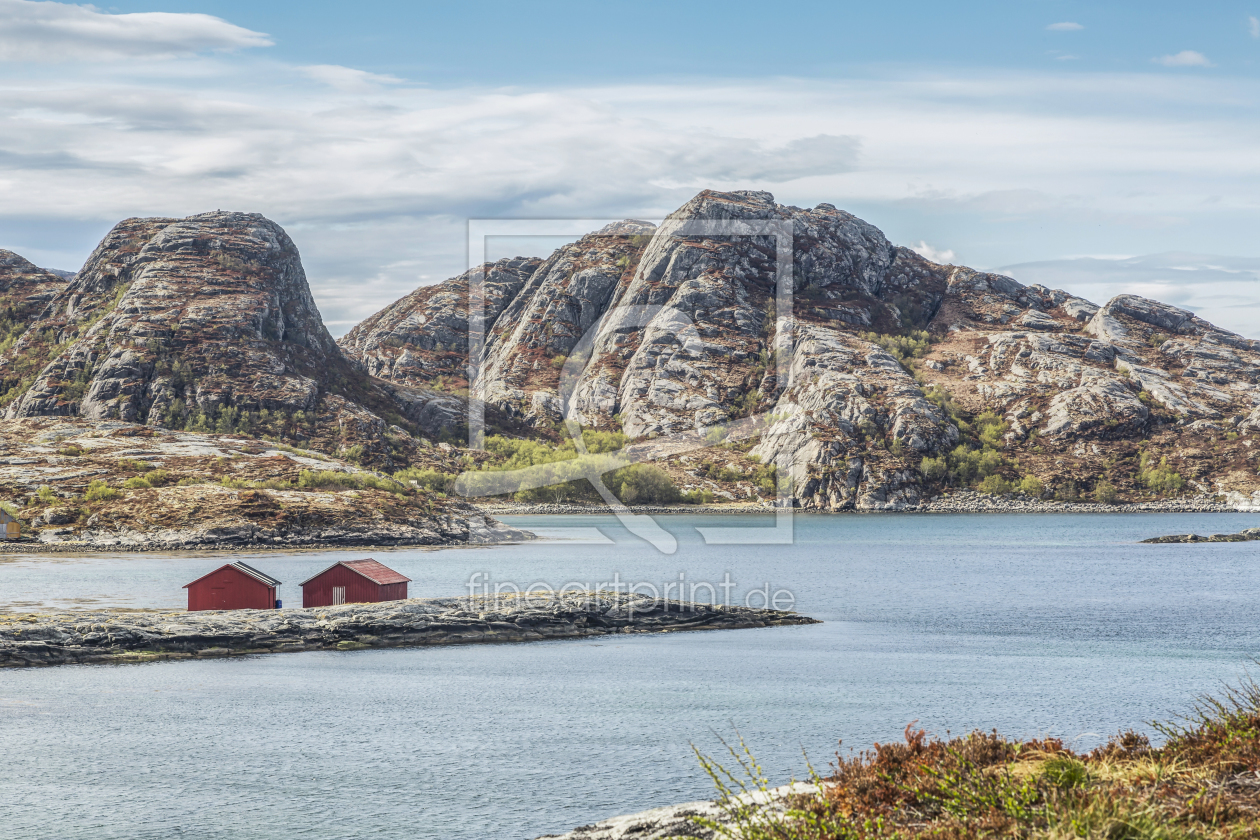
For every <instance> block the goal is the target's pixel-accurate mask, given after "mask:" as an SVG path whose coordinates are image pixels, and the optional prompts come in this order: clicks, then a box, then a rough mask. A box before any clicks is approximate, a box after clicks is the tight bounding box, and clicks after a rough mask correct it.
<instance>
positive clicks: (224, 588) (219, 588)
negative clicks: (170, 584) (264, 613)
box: [184, 563, 280, 612]
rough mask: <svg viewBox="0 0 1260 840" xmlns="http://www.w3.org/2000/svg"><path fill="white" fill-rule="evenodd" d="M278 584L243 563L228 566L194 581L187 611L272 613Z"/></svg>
mask: <svg viewBox="0 0 1260 840" xmlns="http://www.w3.org/2000/svg"><path fill="white" fill-rule="evenodd" d="M279 585H280V581H278V580H276V579H275V578H273V577H272V576H271V575H269V574H267V573H265V572H260V571H258V570H257V569H255V568H254V567H253V566H247V565H245V564H244V563H228V564H227V565H226V566H221V567H219V568H217V569H215V570H214V571H213V572H211V573H210V574H208V575H204V576H202V577H199V578H197V579H196V580H194V581H193V582H192V583H190V584H187V585H186V586H185V587H184V588H185V589H187V590H188V611H189V612H196V611H197V610H274V609H275V608H276V607H277V606H279V601H277V600H276V587H278V586H279Z"/></svg>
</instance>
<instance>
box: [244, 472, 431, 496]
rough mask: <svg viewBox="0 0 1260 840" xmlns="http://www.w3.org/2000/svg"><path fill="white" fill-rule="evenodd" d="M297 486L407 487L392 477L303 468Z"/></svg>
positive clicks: (354, 488)
mask: <svg viewBox="0 0 1260 840" xmlns="http://www.w3.org/2000/svg"><path fill="white" fill-rule="evenodd" d="M255 483H257V482H255ZM297 486H298V489H300V490H385V491H387V492H389V493H396V492H398V491H399V490H405V489H407V488H406V487H405V486H404V485H403V484H400V483H399V482H397V481H394V480H393V479H392V478H381V477H380V476H378V475H373V474H372V473H361V472H359V473H344V472H338V471H336V470H302V472H300V473H298V482H297Z"/></svg>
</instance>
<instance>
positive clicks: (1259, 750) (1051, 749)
mask: <svg viewBox="0 0 1260 840" xmlns="http://www.w3.org/2000/svg"><path fill="white" fill-rule="evenodd" d="M1156 728H1157V730H1158V731H1159V732H1160V734H1161V735H1162V736H1163V737H1164V743H1163V745H1162V746H1158V747H1156V746H1152V744H1151V743H1150V741H1149V740H1148V739H1147V738H1146V736H1144V735H1141V734H1139V733H1136V732H1133V731H1127V732H1124V733H1122V734H1120V735H1118V736H1116V737H1114V738H1112V739H1111V740H1110V741H1109V742H1108V743H1107V744H1106V745H1105V746H1103V747H1101V748H1099V749H1096V750H1094V751H1092V752H1089V753H1085V754H1077V753H1075V752H1073V751H1072V750H1071V749H1069V748H1068V747H1066V746H1065V745H1064V744H1063V743H1062V742H1061V741H1059V740H1058V739H1054V738H1050V739H1046V740H1031V741H1014V740H1008V739H1006V738H1004V737H1002V736H1001V735H999V734H997V733H996V732H991V733H983V732H974V733H972V734H970V735H967V736H964V737H959V738H950V739H947V740H939V739H935V738H932V737H930V736H929V735H928V734H927V733H926V732H924V731H923V730H921V729H915V728H914V724H913V723H912V724H910V725H909V726H907V727H906V730H905V738H904V741H903V742H901V743H893V744H876V745H875V748H874V749H873V750H870V751H868V752H865V753H862V754H861V755H859V756H857V757H854V758H849V759H839V760H838V764H837V765H835V766H834V770H835V772H834V773H833V774H832V775H831V776H829V777H827V778H826V779H822V778H818V777H817V776H815V782H816V783H817V785H818V786H817V788H816V790H815V792H813V793H807V794H801V795H797V796H796V797H795V798H794V799H793V800H792V801H791V802H790V807H788V808H787V809H786V810H783V811H776V812H772V814H771V815H770V816H767V812H766V810H765V809H763V808H761V807H759V806H757V805H755V804H744V803H747V802H748V797H744V798H743V799H740V798H738V797H737V796H735V795H737V794H740V793H743V792H746V791H750V790H755V789H757V788H761V789H762V790H768V788H767V787H766V784H765V780H764V777H762V775H761V771H760V768H758V767H757V765H756V762H755V760H754V759H753V758H752V757H751V756H750V755H749V753H748V752H747V749H732V750H731V754H732V757H733V758H734V759H735V760H736V766H737V767H739V768H742V771H740V772H728V770H727V769H725V768H723V767H722V766H720V765H719V764H717V763H716V762H714V761H712V760H710V759H706V758H702V759H701V760H702V762H703V763H704V765H705V768H706V769H707V770H708V771H709V772H710V774H711V775H712V776H713V777H714V779H715V780H716V781H717V783H718V786H719V789H720V790H721V791H722V792H723V793H724V794H726V795H727V796H726V804H725V805H724V806H723V808H724V813H723V814H722V817H721V818H719V819H718V820H716V821H711V822H709V824H708V825H707V826H706V827H704V828H698V833H701V834H704V836H719V837H728V838H739V840H875V839H876V838H905V840H909V839H910V838H949V840H955V839H956V840H962V838H974V837H995V838H1046V840H1067V838H1078V837H1079V838H1100V839H1101V838H1105V840H1157V839H1161V840H1182V839H1183V838H1184V839H1185V840H1189V839H1190V838H1204V840H1207V839H1208V838H1222V840H1223V838H1254V837H1260V686H1257V685H1256V684H1255V683H1252V682H1248V683H1246V684H1244V685H1243V687H1242V688H1240V689H1237V690H1229V691H1227V693H1226V695H1225V697H1224V699H1211V698H1209V699H1206V700H1204V701H1202V702H1201V703H1200V704H1199V706H1198V707H1197V708H1196V710H1195V712H1194V714H1193V715H1191V716H1190V717H1189V718H1187V719H1185V720H1183V721H1182V722H1181V723H1178V724H1165V725H1159V724H1157V725H1156ZM740 746H741V747H742V746H743V745H742V744H741V745H740ZM709 832H712V834H709Z"/></svg>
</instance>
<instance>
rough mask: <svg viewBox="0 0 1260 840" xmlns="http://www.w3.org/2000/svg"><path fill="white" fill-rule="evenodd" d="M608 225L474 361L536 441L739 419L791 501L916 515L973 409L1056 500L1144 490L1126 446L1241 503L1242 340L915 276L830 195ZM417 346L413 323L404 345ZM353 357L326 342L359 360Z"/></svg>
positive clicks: (1151, 304)
mask: <svg viewBox="0 0 1260 840" xmlns="http://www.w3.org/2000/svg"><path fill="white" fill-rule="evenodd" d="M623 225H625V226H626V227H624V228H623V229H622V230H616V229H610V230H605V231H599V232H597V233H595V234H592V235H590V236H587V237H585V238H583V239H582V240H581V241H579V242H577V243H574V244H573V245H570V246H566V247H565V248H563V249H561V250H560V251H557V252H556V253H555V254H553V255H552V256H551V257H550V258H549V259H547V260H545V261H543V262H541V263H539V264H538V265H537V267H536V268H534V269H533V273H532V274H530V276H529V277H528V279H526V280H525V281H524V282H523V283H521V284H520V285H519V288H517V290H516V291H515V292H514V293H513V292H512V291H511V289H512V288H516V285H515V283H516V280H517V276H516V275H513V282H512V283H511V284H504V285H503V286H502V287H501V288H504V289H507V291H506V292H505V293H503V294H502V295H501V297H496V298H495V299H496V304H495V307H494V308H497V306H498V303H497V301H498V300H499V299H506V298H509V297H510V298H511V299H510V300H507V302H506V303H505V304H504V305H503V309H502V312H501V314H500V315H499V316H498V318H497V319H495V320H494V322H493V323H490V324H488V326H487V332H486V335H487V344H486V350H485V355H484V357H483V358H482V359H480V360H478V361H479V362H480V363H481V365H482V368H481V370H482V375H481V379H480V382H479V384H480V386H481V388H482V389H483V390H482V391H481V393H483V394H484V395H485V397H486V399H487V402H488V403H489V404H491V405H493V406H496V407H498V408H499V409H501V410H502V411H504V412H506V413H509V414H512V415H514V416H516V417H518V418H520V419H522V420H523V421H525V422H526V423H528V424H532V425H534V426H536V427H537V428H538V429H539V431H540V432H541V433H546V432H547V430H549V429H551V428H554V424H555V422H556V421H557V420H559V419H560V418H562V417H565V416H568V417H570V418H573V419H577V420H579V421H580V422H581V423H582V424H584V425H586V426H593V427H596V428H603V429H608V428H613V429H617V430H620V431H623V432H624V433H625V434H626V435H627V436H629V437H630V438H632V439H636V440H645V439H654V438H655V439H664V438H668V437H670V436H677V435H680V434H686V433H692V434H694V433H697V432H698V433H699V434H700V435H701V436H703V435H704V434H706V432H707V431H711V430H713V429H715V428H717V429H721V428H724V427H728V426H731V425H732V424H743V425H747V424H749V423H754V424H756V425H757V429H756V432H755V437H756V438H757V440H756V445H755V447H754V449H753V450H752V453H751V454H752V455H754V456H756V457H757V458H759V459H760V460H761V462H762V463H766V462H769V461H777V462H782V463H784V464H786V465H787V466H788V468H789V471H790V474H791V477H792V496H793V498H794V503H795V504H798V505H802V506H807V507H817V508H820V509H832V510H834V509H845V508H856V509H859V510H886V509H901V508H905V507H913V506H915V505H917V504H919V503H920V502H921V501H922V499H923V498H924V494H925V492H929V490H930V488H926V485H925V480H924V477H923V475H922V473H921V471H920V463H921V462H922V460H923V459H924V458H925V457H938V458H940V457H946V456H947V454H948V453H949V452H950V451H951V450H953V449H954V448H955V447H956V446H958V445H959V444H960V443H964V442H969V443H970V445H972V446H978V445H979V442H978V441H977V439H976V430H974V429H961V428H960V426H959V423H960V422H961V421H960V420H959V417H960V416H961V417H973V418H974V417H976V416H979V415H981V414H986V413H989V414H991V415H992V416H996V417H998V418H999V419H1000V420H1001V421H1002V422H1003V423H1004V424H1005V427H1004V436H1003V439H1002V440H1001V441H999V442H998V446H997V448H998V449H999V450H1001V452H1000V454H1001V455H1002V456H1003V458H1004V459H1005V463H1007V464H1010V465H1014V464H1016V463H1018V464H1019V467H1020V470H1022V471H1023V473H1024V474H1031V475H1035V476H1038V477H1039V478H1040V479H1041V480H1042V481H1043V482H1044V483H1045V485H1046V487H1047V488H1048V491H1051V490H1052V491H1054V492H1066V493H1067V496H1066V498H1068V499H1071V498H1074V497H1073V496H1072V495H1071V494H1072V493H1074V492H1076V489H1077V488H1078V487H1081V488H1088V487H1089V486H1092V485H1094V484H1095V483H1097V482H1098V481H1102V480H1107V481H1110V482H1112V483H1118V484H1120V485H1121V486H1122V487H1123V488H1126V492H1129V493H1131V494H1132V495H1131V498H1132V499H1133V500H1134V501H1141V500H1143V499H1145V498H1149V494H1147V492H1146V488H1145V485H1142V484H1141V482H1140V481H1139V480H1138V477H1137V473H1138V469H1139V466H1138V462H1139V461H1140V458H1141V457H1146V456H1155V457H1157V458H1160V457H1168V458H1171V459H1172V462H1171V466H1170V467H1169V469H1172V468H1174V467H1175V468H1176V469H1178V470H1180V471H1181V473H1182V474H1184V475H1185V478H1186V479H1187V480H1188V481H1189V482H1190V488H1189V489H1190V490H1193V491H1194V492H1196V493H1200V494H1203V493H1215V494H1218V495H1221V496H1222V497H1224V498H1227V499H1235V498H1236V499H1240V500H1243V501H1245V502H1246V503H1247V504H1251V503H1252V502H1251V500H1253V499H1256V498H1260V496H1258V495H1257V494H1260V479H1258V478H1257V475H1256V472H1257V470H1256V467H1257V464H1256V456H1257V454H1258V453H1257V452H1256V451H1255V450H1254V449H1253V448H1252V443H1253V442H1252V441H1250V440H1249V439H1244V438H1247V437H1248V436H1249V435H1252V434H1255V433H1256V432H1260V342H1258V341H1256V340H1252V339H1247V338H1244V337H1242V336H1238V335H1234V334H1232V333H1228V332H1226V331H1224V330H1220V329H1218V328H1216V327H1214V326H1213V325H1211V324H1209V323H1207V322H1206V321H1203V320H1202V319H1200V318H1197V317H1195V316H1194V315H1193V313H1190V312H1187V311H1186V310H1183V309H1179V308H1177V307H1173V306H1168V305H1165V304H1162V303H1159V302H1157V301H1152V300H1147V299H1145V298H1140V297H1136V296H1133V295H1121V296H1119V297H1116V298H1114V299H1113V300H1111V301H1108V302H1106V303H1105V304H1103V305H1101V306H1100V305H1098V304H1095V303H1092V302H1090V301H1087V300H1084V299H1082V298H1080V297H1078V296H1076V295H1073V294H1071V293H1069V292H1065V291H1061V290H1055V289H1048V288H1045V287H1043V286H1039V285H1032V286H1025V285H1023V284H1021V283H1019V282H1017V281H1016V280H1014V279H1013V278H1010V277H1006V276H1002V275H997V274H991V273H984V272H978V271H975V270H972V269H970V268H966V267H964V266H946V265H938V264H936V263H933V262H931V261H929V260H927V259H924V258H923V257H921V256H919V255H918V254H916V253H915V252H913V251H911V250H909V249H906V248H900V247H897V246H894V245H892V244H891V243H890V242H888V240H887V238H886V237H884V235H883V234H882V233H881V232H880V231H879V230H878V229H876V228H875V227H874V226H872V225H870V224H868V223H866V222H864V221H862V220H860V219H858V218H856V217H854V216H852V215H850V214H848V213H845V212H843V211H841V210H837V209H836V208H835V207H833V206H831V205H829V204H821V205H819V206H818V207H815V208H813V209H808V210H807V209H801V208H795V207H785V206H783V205H779V204H777V203H775V201H774V199H773V197H772V196H770V195H769V194H768V193H759V192H731V193H718V192H712V191H705V192H702V193H700V194H699V195H697V196H696V197H695V198H694V199H692V200H691V201H689V202H688V203H687V204H686V205H684V206H683V207H682V208H680V209H679V210H678V211H677V212H675V213H673V214H671V215H670V216H669V217H668V218H667V219H666V220H665V221H664V223H663V224H662V225H661V226H660V227H659V228H655V229H654V228H652V227H651V226H649V225H646V223H631V222H628V223H623ZM783 231H788V232H790V235H791V240H790V241H791V248H790V253H784V254H780V253H779V250H778V246H779V245H780V242H779V240H777V239H776V236H775V234H776V233H778V232H783ZM619 233H629V234H630V235H629V236H618V235H617V234H619ZM781 258H782V260H781ZM518 265H519V263H518ZM789 266H790V272H791V311H790V313H788V312H783V313H780V312H778V306H779V304H780V303H782V302H785V298H784V297H783V292H784V289H783V287H782V286H781V285H780V284H779V282H778V277H779V276H780V275H781V274H782V275H783V276H786V272H785V269H786V268H788V267H789ZM519 267H520V270H521V273H522V274H524V273H525V272H527V271H529V268H528V266H524V265H520V266H519ZM490 270H492V271H493V270H496V269H495V268H494V267H491V269H490ZM498 270H502V269H498ZM449 282H451V283H454V284H456V285H458V284H459V283H460V282H461V281H460V279H458V278H457V280H456V281H449ZM424 294H434V293H432V292H426V291H425V290H421V291H420V292H417V293H416V295H417V296H423V295H424ZM496 294H497V293H496ZM387 312H389V310H387ZM383 314H384V313H383ZM789 316H790V317H789ZM377 319H380V320H383V319H382V316H377ZM370 323H377V322H376V321H373V322H370ZM458 327H459V324H455V328H456V333H457V332H458ZM915 331H925V332H926V333H927V334H929V335H930V339H931V346H930V348H927V352H926V353H918V352H916V353H915V356H918V357H920V358H912V359H906V358H905V357H904V356H903V357H902V358H901V359H900V360H899V359H898V358H897V357H895V355H893V354H891V353H890V352H888V351H886V350H885V349H884V347H882V346H881V344H885V345H886V344H887V341H886V340H885V339H887V338H888V337H889V336H902V337H903V336H906V335H908V334H911V333H913V334H914V335H919V336H921V335H923V332H915ZM440 332H441V331H440V330H438V329H437V328H429V327H425V326H424V324H420V323H418V319H417V327H416V335H414V336H413V337H412V338H410V339H409V341H410V345H411V346H417V347H419V346H422V345H423V344H424V342H425V341H426V340H427V339H426V335H437V334H439V333H440ZM443 334H444V333H443ZM872 334H875V335H872ZM881 336H882V337H883V338H881ZM443 343H444V344H448V345H451V344H453V345H455V346H459V341H458V339H457V338H455V337H450V338H448V340H447V341H445V342H443ZM352 344H353V346H352ZM361 346H362V342H361V341H359V342H356V343H350V342H347V343H346V347H347V352H349V353H351V354H352V355H354V356H355V357H356V358H358V359H359V360H360V361H361V362H362V363H365V364H379V363H377V362H373V361H371V360H370V359H369V356H370V355H371V353H368V352H366V351H364V350H362V349H360V347H361ZM456 366H458V365H456ZM375 369H376V370H379V371H381V375H383V376H385V377H386V378H393V379H395V380H396V381H400V382H407V383H409V384H422V383H427V382H431V381H432V380H431V379H426V375H427V374H418V375H412V374H404V375H393V374H391V373H390V372H389V370H388V369H387V367H378V368H375ZM781 371H783V372H787V373H788V375H787V376H786V378H785V381H780V372H781ZM562 379H564V381H563V382H562V381H561V380H562ZM945 397H948V399H949V402H948V405H949V406H950V410H949V412H947V411H945V410H944V408H943V406H945V405H946V404H947V403H946V401H945V399H944V398H945ZM959 412H961V415H960V414H959ZM990 445H992V443H991V442H990ZM1139 450H1140V451H1139ZM1120 462H1124V463H1126V464H1127V465H1128V466H1125V467H1124V468H1123V470H1121V468H1120V467H1118V466H1117V464H1118V463H1120ZM1006 470H1007V472H1008V473H1012V474H1013V477H1014V478H1019V474H1018V473H1016V472H1015V468H1014V466H1009V467H1007V468H1006ZM1065 488H1066V489H1065ZM933 492H934V491H933ZM1242 503H1243V502H1239V504H1242Z"/></svg>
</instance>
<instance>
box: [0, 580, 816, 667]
mask: <svg viewBox="0 0 1260 840" xmlns="http://www.w3.org/2000/svg"><path fill="white" fill-rule="evenodd" d="M819 623H820V622H819V621H817V620H816V619H812V618H808V617H806V616H803V615H798V614H797V613H793V612H785V611H781V610H767V609H752V608H748V607H740V606H729V607H728V606H722V605H716V606H712V605H708V604H691V603H683V602H679V601H666V600H661V599H654V598H651V597H649V596H647V595H626V594H622V593H611V592H605V591H601V592H598V593H590V592H581V593H574V592H570V593H535V594H531V595H528V596H526V595H516V596H501V597H499V598H494V597H477V598H468V597H461V598H423V599H412V600H408V601H391V602H387V603H383V604H346V605H344V606H338V607H316V608H310V609H283V610H223V611H205V612H164V611H143V612H132V611H107V610H96V611H84V612H59V613H42V614H28V615H0V668H3V667H26V666H40V665H69V664H84V663H111V662H112V663H118V662H149V661H153V660H162V659H191V658H205V657H221V656H239V655H244V654H257V653H289V652H298V651H307V650H358V649H363V648H386V647H417V646H429V645H462V644H485V643H495V642H533V641H545V640H550V639H574V638H582V637H589V636H604V635H609V634H615V633H664V632H681V631H686V630H734V629H743V628H752V627H775V626H786V625H800V624H819Z"/></svg>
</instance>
